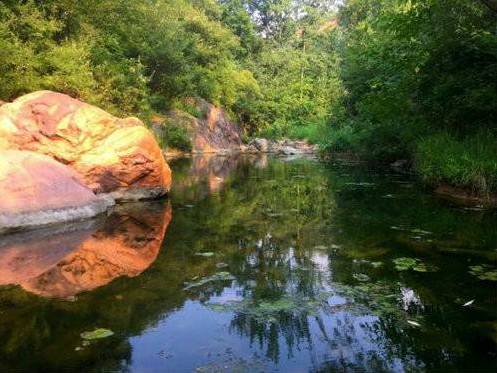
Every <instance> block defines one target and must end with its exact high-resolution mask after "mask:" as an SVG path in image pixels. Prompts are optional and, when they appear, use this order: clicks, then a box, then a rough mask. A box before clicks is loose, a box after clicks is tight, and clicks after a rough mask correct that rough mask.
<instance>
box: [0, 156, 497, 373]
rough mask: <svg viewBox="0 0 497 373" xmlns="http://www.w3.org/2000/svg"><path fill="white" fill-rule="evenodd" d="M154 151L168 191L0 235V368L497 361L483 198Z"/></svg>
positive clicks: (340, 166) (349, 167)
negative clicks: (162, 157)
mask: <svg viewBox="0 0 497 373" xmlns="http://www.w3.org/2000/svg"><path fill="white" fill-rule="evenodd" d="M171 166H172V169H173V173H174V188H173V192H172V196H171V200H170V202H167V203H164V202H163V203H158V202H154V203H138V204H137V203H134V204H128V205H122V206H120V207H119V208H117V209H116V210H115V211H113V212H112V213H111V214H109V216H107V217H100V218H98V219H93V220H89V221H84V222H77V223H71V224H65V225H60V226H54V227H50V228H45V229H43V230H38V231H33V232H29V233H23V234H17V235H10V236H5V237H1V238H0V284H1V285H2V286H1V287H0V317H1V323H0V341H1V343H0V371H2V372H3V371H26V372H37V371H40V372H57V371H70V372H76V371H85V372H173V373H176V372H334V371H339V372H383V371H384V372H418V371H419V372H425V371H426V372H440V371H453V372H462V371H465V372H466V371H468V372H469V371H471V372H495V371H496V370H497V360H496V359H497V357H496V343H497V287H496V284H497V282H496V281H497V267H496V255H497V251H496V250H497V212H496V211H495V210H486V209H483V208H480V207H478V206H472V207H461V206H457V205H454V204H452V203H451V202H448V201H444V200H441V199H438V198H436V197H434V196H432V195H431V194H430V193H428V192H427V191H424V190H423V188H422V187H421V186H420V185H418V184H416V182H415V181H414V180H412V179H410V178H409V177H407V176H402V175H398V174H395V173H392V172H389V171H388V170H382V169H371V168H367V167H365V166H363V165H361V164H357V163H353V162H346V161H336V162H331V163H322V162H318V161H316V160H313V159H289V158H286V159H283V158H271V157H266V156H259V157H241V156H238V157H211V158H195V159H193V160H192V159H179V160H176V161H173V162H171ZM96 328H105V329H108V330H110V331H112V332H113V333H114V334H113V335H110V336H107V337H106V338H101V339H93V340H87V339H84V338H82V336H81V333H84V332H88V331H93V330H95V329H96ZM108 334H109V333H108Z"/></svg>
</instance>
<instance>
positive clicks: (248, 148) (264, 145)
mask: <svg viewBox="0 0 497 373" xmlns="http://www.w3.org/2000/svg"><path fill="white" fill-rule="evenodd" d="M317 151H318V148H317V146H316V145H311V144H309V143H307V142H306V141H301V140H290V139H283V140H278V141H271V140H268V139H264V138H255V139H253V140H251V141H250V142H249V143H248V144H247V145H245V146H243V147H242V152H247V153H257V152H261V153H276V154H283V155H299V154H313V153H316V152H317Z"/></svg>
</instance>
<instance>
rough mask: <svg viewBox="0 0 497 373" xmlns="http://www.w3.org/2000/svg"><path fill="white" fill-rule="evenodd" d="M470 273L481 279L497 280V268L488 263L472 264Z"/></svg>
mask: <svg viewBox="0 0 497 373" xmlns="http://www.w3.org/2000/svg"><path fill="white" fill-rule="evenodd" d="M469 273H470V274H472V275H473V276H476V277H477V278H478V279H480V280H487V281H497V269H496V268H493V267H492V266H490V265H488V264H479V265H475V266H470V267H469Z"/></svg>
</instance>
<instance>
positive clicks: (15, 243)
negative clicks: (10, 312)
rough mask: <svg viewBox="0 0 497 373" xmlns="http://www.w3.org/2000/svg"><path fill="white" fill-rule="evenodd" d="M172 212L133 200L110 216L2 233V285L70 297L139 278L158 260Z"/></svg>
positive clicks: (50, 295) (0, 273)
mask: <svg viewBox="0 0 497 373" xmlns="http://www.w3.org/2000/svg"><path fill="white" fill-rule="evenodd" d="M171 216H172V212H171V206H170V205H169V204H164V203H163V202H140V203H129V204H124V205H120V206H117V207H116V208H115V209H114V210H113V211H112V213H111V214H110V215H109V216H108V217H106V218H105V217H99V218H97V219H92V220H86V221H80V222H76V223H71V224H64V225H57V226H53V227H50V228H45V229H42V230H36V231H32V232H29V233H22V235H20V234H16V235H9V236H4V237H0V285H2V284H18V285H20V286H22V287H23V288H24V289H25V290H27V291H29V292H32V293H36V294H39V295H42V296H46V297H69V296H73V295H76V294H77V293H79V292H82V291H87V290H92V289H94V288H97V287H99V286H103V285H105V284H107V283H109V282H110V281H112V280H114V279H115V278H117V277H120V276H128V277H134V276H137V275H139V274H140V273H142V272H143V271H144V270H145V269H147V268H148V267H149V266H150V265H151V264H152V263H153V262H154V260H155V259H156V258H157V255H158V253H159V250H160V246H161V243H162V240H163V238H164V234H165V231H166V228H167V225H168V224H169V221H170V220H171Z"/></svg>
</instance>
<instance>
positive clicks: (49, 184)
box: [0, 150, 114, 233]
mask: <svg viewBox="0 0 497 373" xmlns="http://www.w3.org/2000/svg"><path fill="white" fill-rule="evenodd" d="M0 196H1V197H0V233H1V232H5V231H10V230H16V229H20V228H24V227H32V226H36V225H42V224H50V223H55V222H60V221H67V220H75V219H83V218H88V217H92V216H95V215H97V214H100V213H102V212H104V211H105V210H106V209H107V208H108V207H109V206H111V205H113V204H114V200H113V199H112V198H109V197H108V196H96V195H95V194H94V193H93V192H92V191H91V190H90V189H89V188H88V187H87V186H86V185H85V184H84V181H83V180H82V178H81V177H80V175H78V174H77V173H76V172H75V171H73V170H72V169H70V168H69V167H67V166H64V165H62V164H60V163H58V162H57V161H55V160H53V159H52V158H50V157H48V156H45V155H41V154H36V153H33V152H26V151H19V150H7V151H0Z"/></svg>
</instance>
